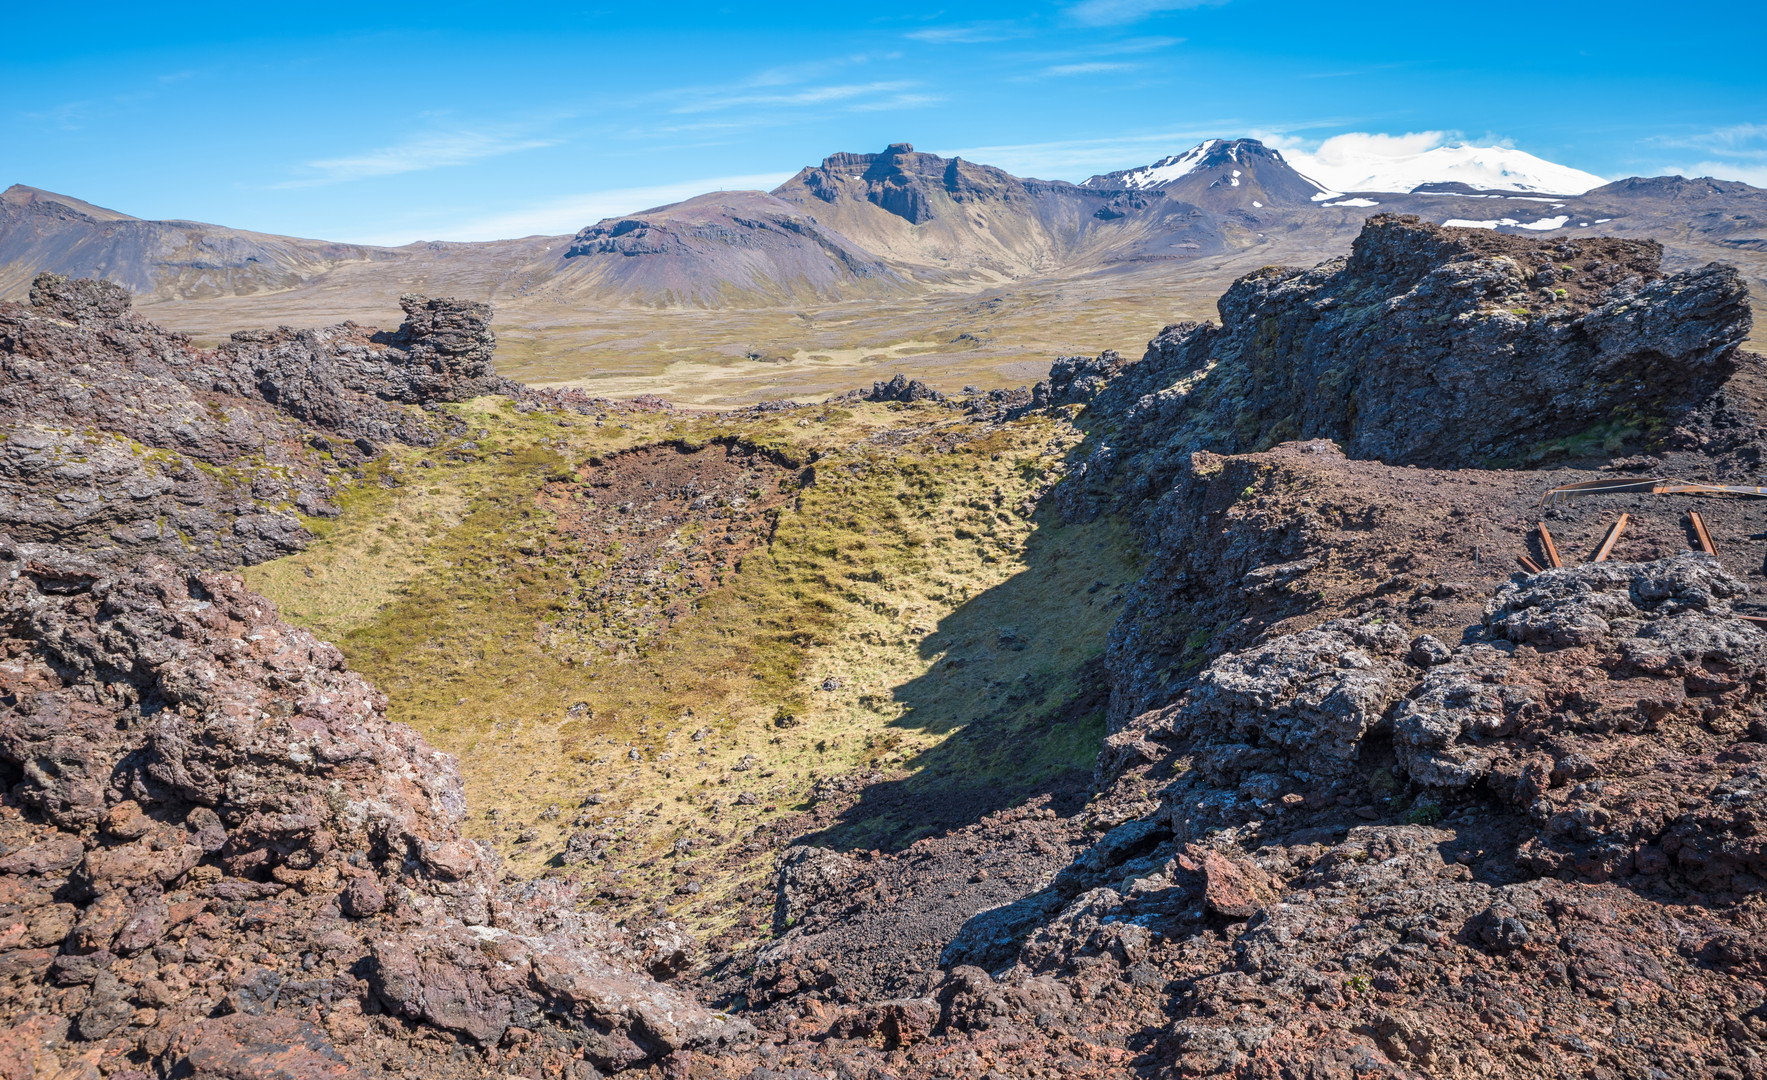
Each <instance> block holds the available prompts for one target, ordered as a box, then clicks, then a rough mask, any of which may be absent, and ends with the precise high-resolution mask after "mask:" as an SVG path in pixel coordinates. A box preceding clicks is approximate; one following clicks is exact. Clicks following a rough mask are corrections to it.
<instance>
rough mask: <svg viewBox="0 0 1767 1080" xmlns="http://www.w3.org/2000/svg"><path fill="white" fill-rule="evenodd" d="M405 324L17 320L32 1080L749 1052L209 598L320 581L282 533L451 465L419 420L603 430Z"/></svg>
mask: <svg viewBox="0 0 1767 1080" xmlns="http://www.w3.org/2000/svg"><path fill="white" fill-rule="evenodd" d="M405 306H406V311H407V315H408V318H407V321H406V323H405V324H404V326H402V327H401V329H400V331H399V332H398V333H397V334H394V335H386V336H383V335H378V334H376V333H374V332H373V331H371V330H367V329H364V328H360V327H356V326H353V325H351V324H345V325H343V326H339V327H331V328H327V329H324V330H316V331H300V332H296V331H291V330H280V331H276V332H271V333H257V334H249V333H248V334H240V335H236V336H235V337H234V339H233V340H232V341H230V342H228V343H227V344H225V345H223V346H222V347H221V348H220V349H217V350H214V351H206V350H199V349H195V348H192V347H191V346H190V344H189V342H188V341H187V340H186V339H185V338H183V337H182V336H179V335H174V334H166V333H164V332H162V331H160V330H158V329H157V328H155V327H153V326H152V325H150V324H148V323H146V322H144V321H142V320H141V319H139V318H138V317H137V316H135V315H134V314H133V313H131V311H130V310H129V304H128V297H127V294H126V293H124V292H123V291H122V290H121V289H120V288H118V287H117V286H114V285H110V284H107V283H103V282H90V281H79V282H69V281H66V280H64V279H59V278H54V277H51V276H47V275H46V276H43V277H40V278H39V279H38V281H37V282H36V286H35V288H34V289H33V293H32V302H31V303H30V304H28V305H19V304H5V305H0V364H3V365H4V366H3V367H0V375H3V376H4V381H3V382H0V421H4V422H5V423H7V424H8V425H9V427H10V432H9V435H8V437H7V440H6V442H5V443H4V447H5V457H4V458H3V459H0V481H3V485H0V492H3V493H4V496H5V498H4V499H0V528H3V529H4V530H5V531H6V532H9V533H10V535H5V533H0V639H3V640H0V647H3V652H4V656H5V661H4V663H0V789H3V790H4V796H3V800H0V973H4V978H3V979H0V1015H4V1016H5V1017H6V1018H7V1021H8V1024H7V1026H8V1027H9V1028H11V1030H12V1032H13V1034H9V1035H8V1036H6V1038H5V1039H4V1040H0V1054H3V1055H5V1056H4V1057H3V1058H0V1060H4V1061H5V1062H7V1063H8V1064H7V1066H6V1068H7V1069H9V1070H11V1069H13V1068H14V1066H15V1065H16V1063H17V1062H21V1061H22V1062H23V1063H24V1064H23V1065H22V1066H18V1067H21V1068H24V1069H25V1071H24V1072H23V1073H21V1075H27V1076H28V1075H35V1074H41V1075H51V1074H54V1073H58V1072H60V1073H67V1074H69V1075H72V1073H70V1072H69V1070H73V1072H79V1071H80V1070H93V1071H92V1072H91V1073H90V1075H91V1076H94V1077H95V1076H96V1075H98V1074H99V1073H100V1072H102V1073H104V1074H110V1073H115V1072H117V1071H118V1070H119V1069H133V1070H137V1071H136V1072H134V1073H133V1074H132V1075H135V1076H140V1075H142V1074H141V1072H140V1070H143V1069H147V1070H152V1071H154V1072H156V1073H157V1074H159V1075H195V1076H215V1077H222V1076H225V1077H228V1078H229V1080H245V1078H248V1077H262V1076H268V1075H281V1076H297V1077H302V1078H318V1077H338V1078H342V1077H346V1076H354V1075H359V1074H364V1073H377V1072H380V1071H381V1070H382V1068H383V1067H384V1066H385V1064H386V1062H388V1061H389V1060H392V1061H399V1062H408V1063H411V1064H417V1063H419V1062H423V1063H426V1067H427V1068H429V1069H430V1070H431V1071H433V1072H436V1073H437V1074H439V1075H465V1073H464V1072H463V1071H462V1069H463V1066H462V1064H461V1057H460V1054H459V1053H458V1051H456V1052H454V1053H451V1054H450V1053H448V1052H446V1051H439V1052H432V1050H429V1049H425V1047H426V1046H433V1045H444V1046H445V1045H455V1044H454V1040H456V1039H458V1040H462V1041H464V1042H465V1043H467V1044H468V1045H477V1046H479V1047H480V1048H481V1049H482V1050H483V1051H484V1052H487V1053H490V1054H492V1055H495V1054H497V1053H499V1052H503V1053H504V1055H505V1059H506V1060H507V1061H508V1063H509V1065H510V1067H511V1068H530V1069H542V1068H545V1069H551V1070H553V1071H554V1072H558V1071H561V1070H563V1069H564V1067H565V1065H566V1064H567V1063H569V1064H570V1065H571V1066H572V1070H573V1071H572V1073H571V1075H572V1076H573V1077H586V1076H589V1075H593V1070H596V1069H605V1070H619V1069H625V1068H632V1067H641V1066H644V1065H647V1064H655V1063H659V1062H666V1063H667V1064H668V1066H669V1068H670V1069H672V1070H675V1071H680V1070H682V1069H684V1068H685V1067H686V1065H687V1062H688V1059H689V1057H690V1056H691V1054H692V1053H693V1052H694V1051H695V1050H697V1049H709V1048H718V1047H724V1046H727V1045H728V1044H730V1043H731V1042H732V1040H740V1039H741V1038H743V1037H744V1036H745V1033H746V1031H747V1028H746V1026H745V1025H744V1024H742V1023H740V1022H736V1021H733V1020H730V1019H729V1018H727V1017H724V1016H723V1015H722V1014H718V1013H715V1012H712V1011H709V1010H707V1009H705V1008H704V1007H702V1006H701V1005H699V1004H698V1003H697V1002H695V1001H694V1000H693V999H692V998H691V997H690V996H689V995H687V994H686V993H685V992H683V991H681V990H678V989H674V988H671V987H665V986H663V985H662V984H660V983H658V982H657V981H656V979H655V978H654V977H653V975H652V974H651V971H652V970H656V971H661V972H664V973H665V974H667V975H672V974H674V973H675V972H676V971H678V969H679V966H680V964H681V963H683V961H682V960H681V959H680V957H682V956H684V955H686V953H687V952H688V951H689V945H688V944H686V943H682V942H680V941H673V940H665V939H664V937H657V936H655V935H653V940H647V941H646V942H645V943H644V944H643V945H641V946H640V945H634V944H629V943H628V942H627V941H626V939H625V938H624V937H623V935H622V934H620V933H619V932H618V931H617V930H615V929H614V928H613V927H611V926H610V925H608V924H607V923H606V922H605V921H603V920H601V919H598V918H596V917H594V916H590V915H584V914H579V913H578V912H577V910H576V899H577V897H576V894H575V891H574V889H575V887H574V886H573V885H570V884H568V883H558V882H541V883H532V884H526V885H515V886H510V885H506V884H504V883H503V882H502V881H501V880H500V878H501V873H500V871H501V866H500V861H499V859H498V857H497V855H496V854H495V852H493V851H491V850H489V849H485V848H481V847H479V846H478V845H477V844H476V843H473V842H472V841H470V840H466V839H464V838H463V837H462V836H461V834H460V829H459V826H460V822H461V820H462V818H463V816H464V813H465V805H464V796H463V791H462V786H461V781H460V777H459V773H458V771H457V768H456V765H455V762H454V760H453V759H452V758H450V757H448V756H447V755H445V754H441V753H439V752H437V751H435V750H434V749H432V748H431V747H429V746H428V745H427V744H426V743H425V742H424V741H423V739H422V738H420V737H419V736H418V735H417V734H416V732H414V731H412V730H411V729H410V728H408V727H405V726H404V725H401V724H395V723H392V722H390V721H388V720H387V719H386V715H385V709H386V700H385V698H384V697H383V696H382V695H381V694H380V693H379V692H377V691H376V690H375V689H374V688H373V687H372V686H370V685H369V684H368V683H367V682H366V681H364V680H363V679H362V678H361V676H359V675H357V674H355V673H353V672H351V671H350V670H349V669H348V668H347V667H346V666H345V664H344V659H343V655H342V654H341V653H340V652H339V651H338V650H337V649H336V648H334V647H333V646H332V645H330V644H328V643H325V642H322V641H319V640H317V639H316V638H314V637H313V636H312V635H311V634H309V633H307V632H305V631H303V630H298V629H295V628H294V627H291V626H289V625H288V624H286V623H284V622H282V621H281V620H280V618H279V617H278V615H277V612H276V609H275V607H274V606H273V605H272V604H270V603H269V602H268V601H267V600H265V599H264V598H263V597H260V596H257V595H255V594H253V593H251V592H249V591H247V590H246V589H245V588H244V586H243V584H242V582H241V581H240V580H239V578H237V577H235V576H233V575H230V574H227V573H225V572H221V571H218V570H216V569H212V567H215V566H217V565H220V566H225V565H229V564H232V563H237V562H240V561H253V560H256V559H262V558H268V557H271V556H273V555H275V554H280V553H285V552H287V551H292V550H298V549H299V547H300V546H301V545H302V544H303V543H304V542H305V539H306V536H305V533H304V530H302V529H301V527H300V524H299V521H298V519H296V518H295V517H294V516H293V515H292V514H291V513H288V512H287V510H288V509H289V508H291V507H297V506H298V507H300V508H302V509H307V510H309V511H313V512H319V511H324V510H326V509H327V508H328V503H327V502H326V501H325V500H328V499H329V498H330V495H331V491H332V489H331V485H330V482H329V475H328V473H329V472H331V471H334V470H335V469H336V468H337V465H336V464H335V463H344V464H351V463H356V462H360V461H361V460H362V458H363V457H365V456H367V455H371V454H374V453H377V452H379V447H378V445H377V443H380V442H386V441H392V440H403V441H407V442H413V443H418V444H420V445H427V444H430V443H433V442H434V441H435V440H436V438H437V437H438V433H439V427H438V425H437V423H436V422H435V421H434V420H433V419H432V418H430V417H429V416H426V414H425V413H424V412H422V411H420V410H415V409H412V408H410V407H409V406H411V405H420V404H429V403H433V402H439V401H454V400H461V399H463V398H466V397H471V396H476V395H478V394H482V393H486V392H492V391H497V390H513V391H514V392H516V393H518V394H520V395H521V397H520V400H519V402H518V408H527V409H532V408H536V407H542V405H545V406H551V407H560V408H587V407H590V401H589V399H587V398H584V397H582V396H581V395H571V394H553V395H550V396H548V395H538V394H534V393H532V392H528V391H525V390H522V389H521V388H515V387H513V384H509V383H507V382H505V381H504V380H501V379H499V378H498V377H497V376H496V374H495V372H494V370H493V369H492V366H491V351H492V348H493V344H494V340H493V338H492V336H491V333H490V330H489V327H488V322H489V316H490V313H489V310H488V309H486V308H485V307H483V306H482V305H477V304H463V303H458V302H455V301H447V300H428V299H424V298H421V297H407V298H406V302H405ZM327 436H329V438H327ZM168 518H169V520H167V519H168ZM266 520H268V521H270V522H273V523H275V527H276V528H279V529H281V531H280V532H276V531H273V530H272V529H271V527H270V526H266V525H265V524H263V522H264V521H266ZM143 522H151V524H152V527H151V528H148V527H147V526H145V525H143ZM131 530H133V531H131ZM161 552H165V553H167V554H170V555H172V556H173V557H174V558H175V559H176V562H177V563H182V564H183V565H177V564H175V562H174V561H171V560H168V559H166V558H161V557H157V555H158V553H161ZM665 937H666V935H665ZM376 1017H380V1018H381V1019H380V1020H376V1019H375V1018H376ZM388 1017H392V1018H396V1019H393V1020H392V1021H391V1022H388V1021H387V1019H386V1018H388ZM15 1021H16V1023H15ZM408 1025H413V1026H408ZM518 1027H519V1031H520V1032H521V1039H520V1046H519V1047H518V1048H515V1049H509V1045H510V1044H509V1040H508V1038H507V1036H508V1035H509V1033H510V1032H511V1031H512V1029H517V1028H518ZM425 1031H429V1032H431V1033H432V1034H434V1033H446V1034H445V1035H444V1036H443V1041H442V1043H441V1044H434V1043H433V1040H429V1039H427V1037H426V1036H425V1035H424V1034H423V1032H425ZM522 1061H526V1062H528V1064H527V1065H525V1066H524V1065H521V1064H520V1063H521V1062H522ZM467 1071H473V1072H474V1073H475V1074H476V1070H467ZM126 1075H129V1074H126Z"/></svg>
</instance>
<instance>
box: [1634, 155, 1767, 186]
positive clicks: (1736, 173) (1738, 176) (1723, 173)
mask: <svg viewBox="0 0 1767 1080" xmlns="http://www.w3.org/2000/svg"><path fill="white" fill-rule="evenodd" d="M1651 174H1652V175H1655V176H1710V177H1712V178H1713V179H1715V180H1741V181H1742V182H1743V183H1745V184H1753V185H1754V186H1755V187H1758V188H1767V162H1764V163H1760V164H1750V163H1748V162H1741V161H1734V160H1732V161H1695V162H1685V163H1682V164H1679V165H1663V166H1660V167H1658V168H1656V169H1653V170H1651Z"/></svg>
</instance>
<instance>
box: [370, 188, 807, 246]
mask: <svg viewBox="0 0 1767 1080" xmlns="http://www.w3.org/2000/svg"><path fill="white" fill-rule="evenodd" d="M792 176H793V174H792V173H752V174H748V175H743V176H713V177H708V178H704V179H699V180H683V181H680V182H679V183H674V184H657V185H654V186H649V187H629V188H613V189H609V190H606V191H586V192H583V193H581V194H577V195H568V196H565V197H563V198H558V199H549V200H546V201H544V202H537V203H533V204H530V205H528V206H523V207H519V208H516V209H513V210H508V211H504V212H502V213H498V214H492V215H490V216H487V217H479V218H467V219H464V220H460V221H455V222H451V223H447V224H444V225H439V226H436V227H433V228H430V227H421V226H413V227H411V228H410V229H409V230H407V231H405V232H402V233H398V234H380V235H374V236H360V237H355V238H353V240H352V242H354V243H358V244H383V245H387V246H392V247H396V246H398V245H401V244H409V243H414V242H416V241H418V240H457V241H469V240H506V239H510V238H513V237H520V236H563V235H566V234H569V233H575V232H576V231H578V230H579V229H582V228H584V227H586V226H589V225H593V224H595V223H596V222H597V221H600V220H601V219H602V218H609V217H618V216H620V215H623V214H635V213H638V212H639V211H642V210H649V209H653V208H655V207H658V206H666V205H668V204H669V203H677V202H681V201H682V200H683V199H691V198H693V197H694V196H695V195H704V194H705V193H707V192H709V191H750V190H760V191H767V190H770V189H772V188H776V187H778V186H779V185H780V184H783V183H785V182H786V181H787V180H789V179H791V177H792Z"/></svg>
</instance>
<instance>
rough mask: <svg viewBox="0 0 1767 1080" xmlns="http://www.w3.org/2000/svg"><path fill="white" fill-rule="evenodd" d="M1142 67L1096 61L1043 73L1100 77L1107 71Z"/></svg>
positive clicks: (1050, 69) (1065, 66)
mask: <svg viewBox="0 0 1767 1080" xmlns="http://www.w3.org/2000/svg"><path fill="white" fill-rule="evenodd" d="M1140 66H1141V65H1140V64H1123V63H1110V62H1107V61H1103V60H1094V61H1091V62H1089V63H1084V64H1057V65H1055V66H1054V67H1047V68H1044V69H1043V71H1042V72H1041V73H1042V74H1044V75H1055V76H1058V77H1059V76H1064V75H1100V74H1103V73H1105V72H1107V71H1134V70H1135V69H1136V68H1139V67H1140Z"/></svg>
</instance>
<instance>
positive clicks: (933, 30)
mask: <svg viewBox="0 0 1767 1080" xmlns="http://www.w3.org/2000/svg"><path fill="white" fill-rule="evenodd" d="M1030 33H1031V32H1030V30H1028V29H1027V28H1025V27H1022V26H1019V25H1017V24H1015V23H1010V22H977V23H967V24H963V25H953V26H929V27H927V28H926V29H924V30H913V31H910V32H909V33H907V34H904V35H903V36H904V37H907V38H909V39H910V40H913V41H925V42H930V43H932V44H934V45H983V44H987V43H989V42H994V41H1011V40H1012V39H1014V38H1022V37H1028V36H1029V35H1030Z"/></svg>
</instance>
